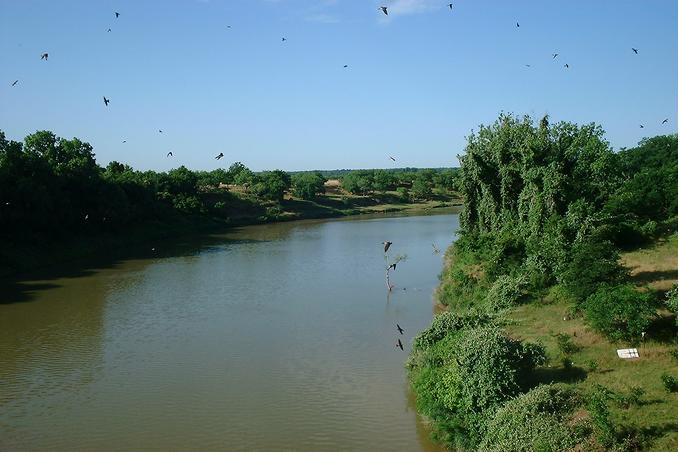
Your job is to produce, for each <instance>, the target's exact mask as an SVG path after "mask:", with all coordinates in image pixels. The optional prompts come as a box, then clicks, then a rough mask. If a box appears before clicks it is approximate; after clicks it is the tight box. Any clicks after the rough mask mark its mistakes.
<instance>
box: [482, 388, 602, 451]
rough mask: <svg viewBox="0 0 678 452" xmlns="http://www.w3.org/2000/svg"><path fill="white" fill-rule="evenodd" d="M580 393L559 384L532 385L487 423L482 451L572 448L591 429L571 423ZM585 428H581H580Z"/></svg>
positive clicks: (577, 423)
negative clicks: (526, 391) (529, 389)
mask: <svg viewBox="0 0 678 452" xmlns="http://www.w3.org/2000/svg"><path fill="white" fill-rule="evenodd" d="M579 405H581V400H580V398H579V396H578V395H577V394H576V393H575V392H574V391H573V390H572V389H570V388H568V387H567V386H565V385H561V384H551V385H543V386H539V387H537V388H534V389H533V390H531V391H530V392H528V393H526V394H522V395H520V396H518V397H516V398H515V399H513V400H510V401H509V402H507V403H506V404H505V405H504V406H503V407H501V408H500V409H499V410H498V411H497V413H496V414H495V415H494V417H493V418H492V420H491V421H490V422H489V423H488V427H487V434H486V435H485V437H484V439H483V441H482V443H481V444H480V447H479V450H481V451H507V452H508V451H533V450H539V451H558V450H566V449H572V448H573V447H574V446H576V445H577V444H578V443H580V442H581V441H582V440H583V439H584V438H583V437H584V436H586V435H587V433H589V432H590V428H586V427H585V426H583V425H582V424H583V423H584V422H585V421H582V420H580V421H578V422H570V418H571V417H572V414H573V412H574V410H575V408H576V407H578V406H579ZM579 427H584V428H579Z"/></svg>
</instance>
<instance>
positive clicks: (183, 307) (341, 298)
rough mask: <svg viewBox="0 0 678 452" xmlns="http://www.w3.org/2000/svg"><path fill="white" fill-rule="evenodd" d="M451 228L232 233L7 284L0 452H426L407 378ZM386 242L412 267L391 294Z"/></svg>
mask: <svg viewBox="0 0 678 452" xmlns="http://www.w3.org/2000/svg"><path fill="white" fill-rule="evenodd" d="M457 228H458V216H457V215H456V214H438V215H428V216H400V217H386V216H378V217H377V216H373V217H359V218H358V217H354V218H349V219H341V220H329V221H302V222H293V223H280V224H270V225H262V226H251V227H242V228H238V229H233V230H232V231H229V232H228V233H226V234H221V235H212V236H209V237H201V238H192V239H182V240H178V241H176V242H173V243H149V244H148V245H144V251H143V252H141V254H140V255H138V256H136V257H134V258H130V257H128V258H125V259H122V258H118V259H109V260H105V261H103V262H97V263H92V264H90V265H87V267H86V268H85V269H83V268H78V269H77V270H75V269H74V270H69V269H67V268H66V267H64V268H63V269H60V273H59V276H49V277H48V276H40V277H39V278H38V277H36V278H33V279H30V280H26V281H21V282H20V283H19V284H14V286H13V288H12V289H11V290H10V289H6V290H3V292H0V301H1V303H0V449H1V450H8V449H9V450H12V449H20V450H25V449H31V450H33V449H48V450H74V449H79V450H168V449H174V450H181V449H203V450H204V449H208V450H209V449H212V450H224V449H229V450H234V449H235V450H309V451H311V450H313V451H317V450H394V451H395V450H398V451H402V450H408V451H412V450H426V451H430V450H438V448H437V446H436V445H434V444H432V443H431V441H430V440H429V430H428V428H427V427H426V425H425V424H424V423H423V422H422V420H421V419H419V417H418V416H417V415H416V411H415V408H414V400H413V396H412V393H411V391H410V389H409V387H408V383H407V378H406V371H405V369H404V362H405V360H406V358H407V354H408V352H409V350H410V344H411V341H412V338H413V337H414V336H415V335H416V334H417V333H418V332H419V331H421V330H422V329H424V328H426V327H427V326H428V325H429V323H430V321H431V317H432V315H433V313H434V309H435V308H434V306H433V299H432V294H433V290H434V288H435V286H436V285H437V283H438V279H437V275H438V274H439V273H440V270H441V267H442V253H440V254H435V253H434V252H433V247H432V244H435V245H436V246H437V247H438V248H439V249H440V250H443V251H444V250H445V248H446V247H447V246H448V245H449V244H450V243H451V242H452V240H453V239H454V234H455V231H456V230H457ZM384 240H389V241H391V242H393V245H392V247H391V249H390V250H389V254H390V255H391V256H392V257H393V256H395V255H398V254H403V255H406V256H407V258H406V259H405V260H404V261H402V262H400V263H399V264H398V266H397V269H396V271H394V272H392V278H391V279H392V282H393V283H394V284H395V286H396V287H395V288H394V290H393V291H392V293H390V294H389V293H388V291H387V288H386V282H385V277H384V276H385V274H384V269H385V262H384V253H383V246H382V245H381V242H383V241H384ZM0 290H2V285H0ZM396 323H399V324H400V325H401V326H402V327H403V328H404V329H405V333H404V335H403V336H400V335H399V334H398V332H397V331H396V326H395V325H396ZM398 337H401V338H402V341H403V343H404V345H405V351H404V352H403V351H401V350H399V349H396V347H395V342H396V339H397V338H398Z"/></svg>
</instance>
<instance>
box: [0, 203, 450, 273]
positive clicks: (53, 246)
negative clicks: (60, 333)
mask: <svg viewBox="0 0 678 452" xmlns="http://www.w3.org/2000/svg"><path fill="white" fill-rule="evenodd" d="M453 206H461V200H460V199H459V198H458V197H456V196H452V195H446V194H436V195H435V197H434V199H432V200H425V201H419V202H403V201H402V200H401V198H399V197H398V196H397V195H396V194H395V193H384V194H381V195H378V196H357V195H348V194H341V195H339V194H328V195H324V196H319V197H318V198H317V199H316V200H314V201H306V200H302V199H297V198H293V197H289V196H288V197H286V199H284V200H282V201H281V202H279V203H278V202H273V201H270V202H265V203H259V204H254V203H241V204H237V203H236V204H233V206H232V207H230V209H229V211H228V212H227V213H228V216H227V217H226V218H223V217H215V216H209V215H185V216H179V215H177V216H175V217H174V218H173V219H172V221H171V222H148V223H144V224H139V225H134V226H132V227H126V228H125V229H124V230H106V231H101V230H93V231H92V232H91V233H89V234H81V235H79V236H77V237H69V238H65V239H61V240H52V241H46V240H32V239H23V240H18V241H17V240H6V241H5V243H4V245H3V247H2V249H1V250H0V278H12V277H16V276H18V275H21V274H25V273H30V272H34V271H36V270H42V269H49V268H53V267H56V266H59V265H61V264H64V263H74V262H78V261H79V260H83V259H89V258H92V257H93V256H97V255H102V256H112V255H120V254H121V253H124V252H125V250H128V251H129V252H132V253H135V254H138V253H142V254H148V253H150V252H154V251H155V250H158V249H160V248H161V247H162V246H161V244H162V242H163V241H164V240H170V239H176V238H180V237H184V236H191V235H199V234H206V233H218V232H222V231H226V230H228V229H230V228H233V227H238V226H248V225H255V224H266V223H276V222H286V221H296V220H308V219H322V218H340V217H346V216H353V215H365V214H375V213H398V212H412V211H430V210H432V209H441V208H450V207H453Z"/></svg>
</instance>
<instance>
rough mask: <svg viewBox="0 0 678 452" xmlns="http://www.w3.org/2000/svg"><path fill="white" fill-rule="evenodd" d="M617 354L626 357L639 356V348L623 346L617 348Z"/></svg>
mask: <svg viewBox="0 0 678 452" xmlns="http://www.w3.org/2000/svg"><path fill="white" fill-rule="evenodd" d="M617 356H619V357H620V358H624V359H631V358H639V356H638V349H637V348H622V349H620V350H617Z"/></svg>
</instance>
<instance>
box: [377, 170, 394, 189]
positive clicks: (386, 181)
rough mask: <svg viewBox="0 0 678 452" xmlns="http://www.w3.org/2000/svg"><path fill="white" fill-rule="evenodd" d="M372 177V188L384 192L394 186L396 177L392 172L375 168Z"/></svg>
mask: <svg viewBox="0 0 678 452" xmlns="http://www.w3.org/2000/svg"><path fill="white" fill-rule="evenodd" d="M373 177H374V182H373V188H374V190H376V191H380V192H385V191H389V190H393V189H395V188H396V179H395V177H394V176H393V173H392V172H389V171H384V170H375V171H374V176H373Z"/></svg>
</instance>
